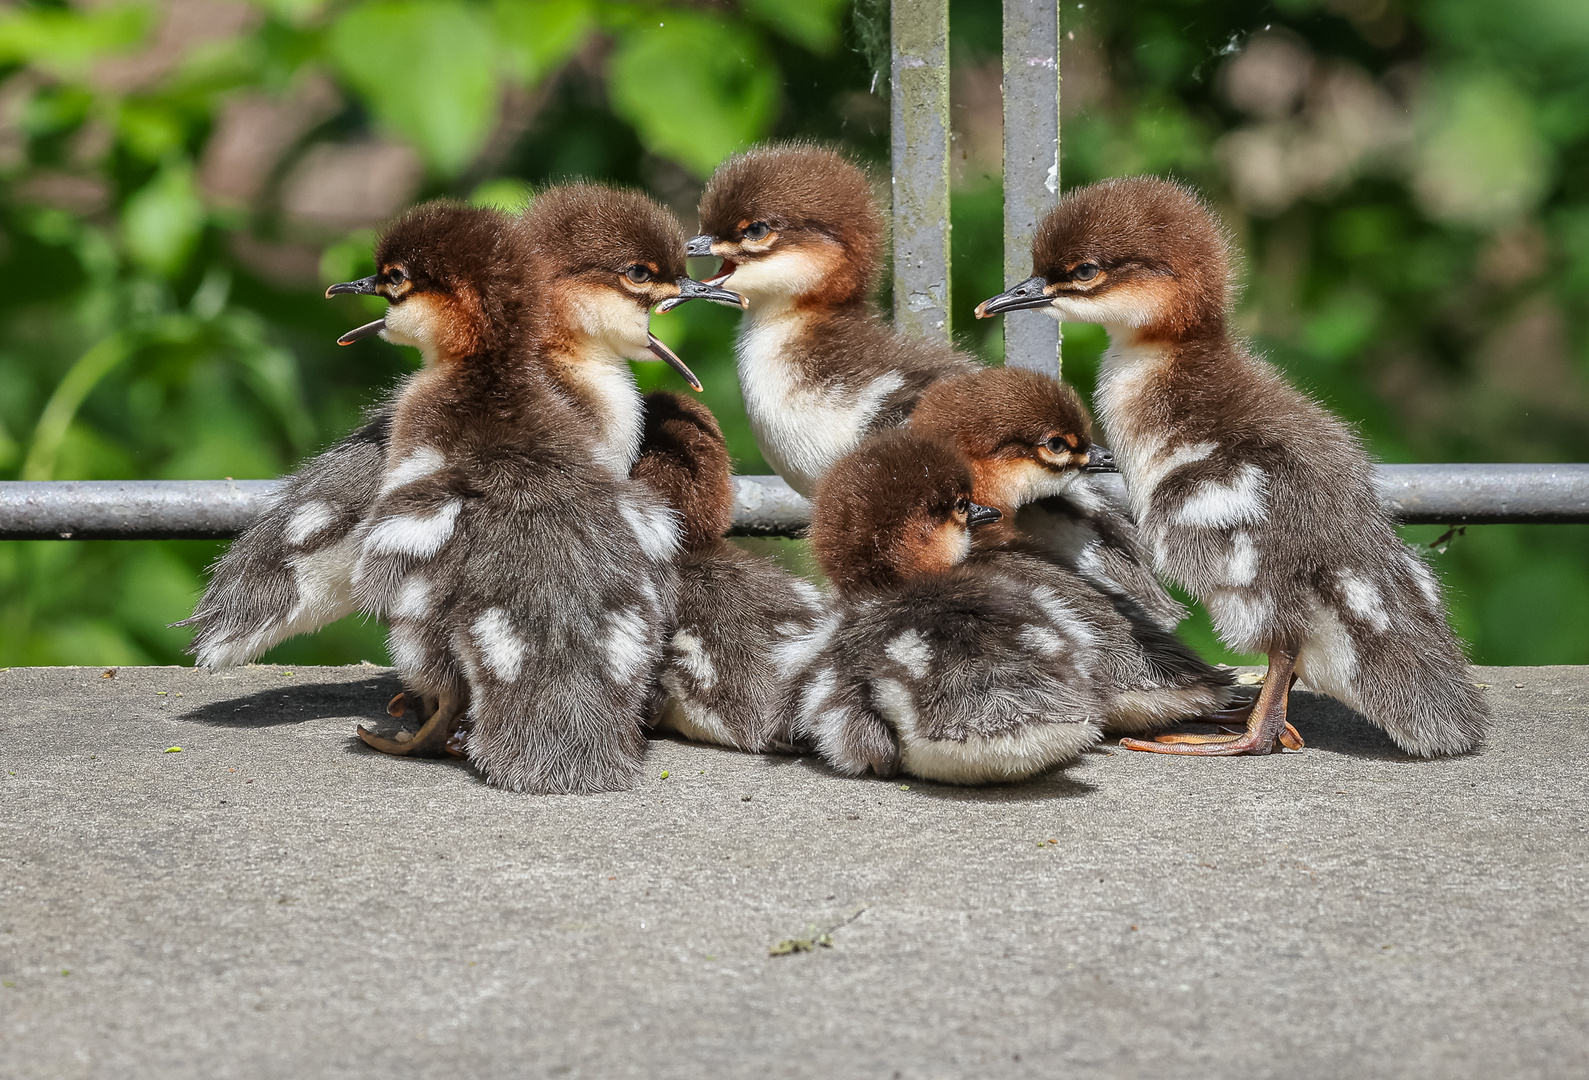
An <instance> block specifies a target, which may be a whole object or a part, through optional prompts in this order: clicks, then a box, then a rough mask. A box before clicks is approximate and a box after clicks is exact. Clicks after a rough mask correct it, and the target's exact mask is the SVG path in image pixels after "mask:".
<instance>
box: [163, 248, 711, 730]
mask: <svg viewBox="0 0 1589 1080" xmlns="http://www.w3.org/2000/svg"><path fill="white" fill-rule="evenodd" d="M620 226H621V222H610V223H608V224H607V226H606V227H607V228H609V229H610V228H615V227H620ZM526 275H527V268H526ZM684 280H685V281H686V282H688V279H684ZM374 282H375V279H374V278H366V279H363V280H362V281H357V282H349V283H345V284H342V285H333V286H331V288H329V289H327V290H326V296H327V297H332V296H337V295H341V294H347V293H354V294H357V293H364V292H368V291H370V290H371V289H373V287H374ZM499 285H500V287H502V288H510V289H511V288H520V289H529V288H531V287H532V286H531V285H530V283H529V278H528V277H527V276H523V277H521V279H520V280H519V281H517V282H513V281H510V280H504V281H503V282H501V283H499ZM681 287H682V289H683V290H684V292H683V293H681V296H680V297H677V298H675V300H676V302H682V300H685V299H692V298H697V297H698V296H704V297H705V298H707V299H713V300H717V301H719V302H726V303H733V304H736V305H738V304H740V303H741V301H740V300H739V299H738V298H737V297H733V294H729V293H725V292H723V291H722V290H709V291H707V292H706V293H701V292H700V286H699V283H696V282H688V284H685V285H682V286H681ZM514 310H515V311H522V312H531V311H533V310H535V308H534V305H530V304H522V305H517V306H516V307H515V308H514ZM591 314H592V313H588V312H587V313H582V314H579V315H577V316H576V319H581V320H585V322H584V323H582V324H581V328H580V334H579V335H578V336H577V340H576V339H570V340H569V341H567V342H563V343H562V345H561V347H558V348H552V349H549V350H548V355H547V365H546V369H545V371H544V382H545V384H546V386H548V387H549V388H552V389H554V390H556V391H557V392H558V393H559V394H560V395H561V396H563V397H564V398H565V399H566V400H567V403H568V404H569V405H571V406H572V407H573V408H574V409H575V410H576V411H577V412H578V413H580V414H581V419H580V421H579V422H580V424H581V425H582V426H583V427H584V428H585V429H586V431H587V432H588V433H589V434H590V436H591V438H592V439H593V440H594V446H593V448H594V454H595V460H596V461H597V463H598V464H600V465H602V466H603V467H604V468H606V469H607V470H608V471H609V472H611V473H612V474H613V475H614V476H616V477H623V476H627V475H628V473H629V469H630V467H631V466H632V465H633V463H634V458H635V453H636V450H637V448H638V446H639V441H640V423H641V419H640V412H641V410H640V391H639V388H638V387H637V386H636V385H635V381H634V378H633V375H632V374H631V373H630V371H629V368H628V360H630V359H656V360H662V361H665V362H667V363H668V364H669V365H670V366H672V367H673V368H674V369H675V370H676V371H678V372H679V374H680V375H681V376H682V377H683V378H684V380H685V381H686V382H687V383H689V384H690V385H691V386H692V387H694V388H695V389H697V390H699V389H700V382H699V380H697V379H696V378H695V375H694V374H693V373H692V372H691V371H690V369H689V368H688V367H687V366H685V364H684V362H683V361H682V360H680V359H679V357H678V356H677V355H675V354H674V353H673V351H672V350H671V349H669V348H668V347H667V345H665V344H664V343H663V342H662V341H660V340H658V339H657V338H656V337H655V336H654V335H651V334H650V333H649V331H647V337H648V341H647V347H646V349H645V350H644V351H643V352H640V351H638V350H635V349H632V348H625V347H621V343H620V345H619V346H618V347H615V344H614V342H612V341H608V340H607V337H608V336H609V334H608V333H607V331H605V330H603V328H601V327H600V326H592V325H586V324H587V323H588V322H589V319H588V316H590V315H591ZM595 314H596V315H598V316H599V313H595ZM503 316H504V311H503V310H498V311H496V312H495V313H494V314H493V317H497V318H501V317H503ZM394 334H396V335H397V336H394ZM375 335H379V336H381V337H383V338H385V339H387V340H389V341H393V342H395V343H399V344H406V343H408V341H407V339H406V338H405V337H403V331H402V329H401V327H399V328H398V329H397V330H395V331H389V330H388V329H387V326H386V321H385V319H384V318H383V319H376V320H375V321H373V322H369V323H366V324H365V325H363V326H360V327H358V328H356V329H354V330H350V331H348V332H347V333H346V334H343V335H342V336H341V337H340V338H338V339H337V344H339V345H351V344H353V343H354V342H356V341H359V340H361V339H364V338H367V337H371V336H375ZM421 353H422V355H424V357H425V362H426V363H427V364H428V363H430V362H431V360H432V354H431V353H429V352H426V350H425V349H424V348H423V347H422V348H421ZM637 353H638V355H637ZM406 381H407V380H405V384H406ZM402 390H403V387H402V386H399V388H398V390H397V391H396V393H395V394H394V395H393V397H394V398H395V397H396V396H398V395H400V394H401V393H402ZM391 426H392V405H391V403H390V402H387V403H386V404H384V405H382V406H381V407H380V408H379V410H378V411H377V412H376V413H374V414H373V415H372V417H371V419H370V421H369V422H368V423H367V424H365V425H364V426H363V427H362V428H360V429H359V430H358V431H356V432H354V433H353V434H351V435H349V436H347V437H346V438H344V439H343V440H342V441H340V442H338V443H337V444H336V445H334V446H332V447H331V448H330V449H329V450H326V451H324V452H323V453H321V454H319V455H317V456H316V457H314V458H312V459H311V460H310V461H309V462H308V463H307V464H305V465H304V466H303V467H302V468H300V469H299V470H298V471H297V472H295V473H294V474H292V475H291V476H289V477H287V478H286V481H285V483H284V484H283V485H282V487H281V489H280V490H279V491H278V492H277V493H276V494H275V495H274V496H273V497H272V499H271V501H270V504H269V506H268V507H267V508H266V509H265V511H264V512H263V513H262V514H261V515H260V516H259V518H257V519H256V520H255V521H254V522H253V523H252V524H251V525H250V526H249V527H248V528H247V529H246V530H245V531H244V532H243V535H241V536H240V537H238V538H237V540H236V541H234V542H233V543H232V545H231V546H230V547H229V548H228V549H227V551H226V553H225V554H224V555H222V556H221V558H220V559H219V560H218V561H217V562H216V563H215V565H214V566H212V567H211V568H210V584H209V586H208V587H207V588H206V590H205V593H204V596H203V597H202V598H201V599H200V601H199V603H198V604H197V605H196V606H195V608H194V612H193V615H192V616H191V617H189V618H188V619H185V620H183V621H182V622H179V623H176V624H174V625H176V626H188V625H196V626H197V627H198V631H197V633H195V635H194V637H193V641H192V642H191V643H190V645H189V646H188V651H189V652H190V653H191V654H193V655H194V657H195V658H196V659H197V662H198V664H199V665H200V666H202V667H207V668H212V669H214V668H225V667H233V666H235V665H238V664H246V663H249V662H251V661H253V660H256V659H258V658H259V657H260V656H262V655H263V654H264V653H266V652H267V651H269V650H270V649H272V648H274V647H275V646H276V645H278V644H280V643H281V642H283V641H285V640H286V639H287V638H290V637H294V636H296V635H298V634H307V633H313V632H314V631H316V630H318V629H320V628H321V627H322V626H325V625H326V624H328V623H331V622H334V621H336V620H337V619H340V618H342V617H344V616H346V615H351V614H352V613H353V612H354V611H355V610H356V606H357V605H356V604H355V603H354V599H353V582H352V579H353V567H354V565H355V563H356V562H357V560H358V548H357V545H356V544H355V543H354V542H353V534H354V529H355V527H356V526H357V525H358V523H359V522H360V521H362V520H363V519H364V517H365V516H366V515H367V514H368V513H369V509H370V506H371V505H372V504H373V503H374V501H375V497H376V493H377V490H378V488H379V486H380V476H381V472H382V470H383V468H384V464H385V460H386V452H387V442H388V440H389V438H390V432H391ZM404 708H405V706H404V702H403V695H399V696H398V697H397V698H394V699H393V702H392V712H393V715H402V714H403V712H404Z"/></svg>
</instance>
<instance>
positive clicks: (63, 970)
mask: <svg viewBox="0 0 1589 1080" xmlns="http://www.w3.org/2000/svg"><path fill="white" fill-rule="evenodd" d="M61 974H62V975H63V976H65V975H70V974H71V972H70V971H68V970H66V969H65V968H62V969H61Z"/></svg>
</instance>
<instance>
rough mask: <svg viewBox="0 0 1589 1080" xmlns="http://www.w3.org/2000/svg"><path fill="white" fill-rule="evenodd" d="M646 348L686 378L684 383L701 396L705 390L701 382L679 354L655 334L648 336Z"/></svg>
mask: <svg viewBox="0 0 1589 1080" xmlns="http://www.w3.org/2000/svg"><path fill="white" fill-rule="evenodd" d="M646 348H648V349H650V350H651V355H652V356H655V357H656V358H657V359H658V360H663V361H666V362H667V365H668V366H669V367H671V368H672V369H673V370H674V371H677V372H678V373H679V374H680V375H682V376H684V381H685V382H687V383H689V384H690V389H691V390H694V391H695V392H696V393H697V394H699V393H700V392H701V391H702V390H703V389H705V388H704V387H703V386H701V380H700V379H697V378H696V377H695V372H693V371H691V370H690V369H689V368H688V367H687V366H686V365H685V363H684V361H683V360H680V359H679V354H678V353H676V352H674V351H673V350H672V349H670V348H668V347H667V346H666V345H664V344H662V342H661V340H659V339H658V338H657V336H656V335H655V334H647V335H646Z"/></svg>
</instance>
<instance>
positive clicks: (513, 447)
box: [332, 185, 728, 792]
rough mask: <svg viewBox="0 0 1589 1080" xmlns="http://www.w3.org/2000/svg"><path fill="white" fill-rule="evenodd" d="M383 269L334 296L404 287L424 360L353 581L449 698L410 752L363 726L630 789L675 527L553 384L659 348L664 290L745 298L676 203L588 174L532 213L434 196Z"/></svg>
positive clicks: (571, 785)
mask: <svg viewBox="0 0 1589 1080" xmlns="http://www.w3.org/2000/svg"><path fill="white" fill-rule="evenodd" d="M376 265H377V266H378V267H380V270H379V272H378V273H376V274H375V275H373V276H372V277H370V278H366V279H363V280H362V281H359V282H350V283H348V284H346V285H343V286H333V289H332V291H333V292H359V293H369V294H373V295H378V296H382V297H384V298H385V299H386V300H387V301H388V303H389V304H390V307H389V308H388V310H387V313H386V317H385V319H384V320H383V323H384V327H383V329H384V332H385V334H386V336H387V337H388V339H389V340H393V341H396V342H398V343H400V344H409V345H414V346H416V347H418V348H419V349H421V351H422V352H423V353H424V354H425V357H426V366H425V368H424V369H423V370H422V371H420V372H419V373H418V374H417V375H415V376H414V377H413V378H412V379H411V380H410V381H409V382H408V383H407V385H406V386H405V387H404V388H403V391H402V393H401V394H400V395H399V397H398V398H397V400H396V402H395V404H394V409H393V418H392V428H391V434H390V442H389V446H388V452H387V461H386V466H385V470H384V472H383V473H382V476H381V481H380V488H379V492H378V494H377V497H376V500H375V502H374V504H373V505H372V506H371V508H370V511H369V513H368V514H367V516H366V517H365V518H364V519H363V521H361V522H360V524H359V527H358V529H357V530H356V532H355V541H356V542H357V544H358V548H359V556H358V562H357V564H356V566H355V568H354V571H353V576H352V582H353V589H354V596H355V599H356V601H357V602H358V604H359V607H360V609H361V610H363V611H365V612H366V613H369V614H374V615H379V616H382V617H384V618H386V619H387V620H388V621H389V623H390V625H391V631H390V636H389V645H390V650H391V653H392V658H393V661H394V663H395V664H396V666H397V667H398V668H399V669H400V670H401V671H402V673H403V677H404V681H405V683H406V684H407V685H408V686H409V687H410V688H411V690H413V691H416V692H417V693H418V694H419V696H420V697H421V698H422V700H424V702H425V703H426V704H427V705H433V707H432V709H431V712H430V716H429V718H428V719H426V721H425V724H424V726H423V727H422V728H421V730H420V732H419V734H418V735H417V736H416V737H415V738H414V739H413V740H411V741H410V742H408V743H395V742H392V741H390V740H385V739H380V738H378V737H376V736H374V735H371V734H370V733H369V732H366V731H364V730H363V729H360V732H359V734H360V736H361V737H362V738H363V739H364V740H365V741H366V742H368V743H370V744H371V745H373V746H375V747H376V748H378V749H382V750H386V751H388V752H392V753H416V752H417V753H434V752H437V751H438V750H439V749H441V748H442V747H443V746H444V745H446V744H447V743H448V742H449V741H450V742H451V744H452V746H453V748H454V749H455V750H456V749H459V746H458V744H459V742H461V743H462V746H461V750H462V752H464V753H466V754H467V756H468V758H469V760H470V762H471V763H472V764H473V765H474V766H475V767H476V768H477V769H479V771H480V772H481V773H482V774H483V775H484V776H485V778H486V779H487V780H488V781H489V782H491V783H493V784H495V785H497V786H500V787H504V788H508V789H510V790H514V791H535V792H589V791H608V790H621V789H623V788H626V787H628V786H630V785H631V784H632V783H633V782H634V779H635V776H636V773H637V770H638V768H639V766H640V762H641V759H642V757H643V754H644V750H645V739H644V736H643V734H642V732H641V722H642V720H643V711H644V706H645V702H646V698H647V696H648V692H649V686H650V683H651V681H652V679H653V678H654V674H655V665H656V662H657V659H658V656H659V654H660V647H661V637H662V631H663V628H664V627H665V625H666V623H667V621H668V619H669V618H670V614H671V613H670V612H669V611H668V605H667V602H666V599H667V598H668V597H670V596H671V594H672V589H673V583H672V575H673V571H672V566H671V560H672V557H673V555H674V553H675V550H676V547H677V542H678V541H677V527H676V525H675V524H674V522H673V518H672V514H671V513H670V512H669V511H668V510H667V508H666V507H664V506H662V505H661V504H660V503H659V502H658V501H657V500H656V499H655V497H654V496H653V495H652V494H651V492H650V491H649V489H647V488H646V487H644V486H643V485H641V484H638V483H636V482H634V481H631V480H629V479H628V478H627V477H616V476H614V475H613V474H612V470H611V469H610V468H609V467H607V466H606V465H604V464H603V463H602V462H601V460H600V459H601V446H600V441H599V439H597V438H595V437H593V435H592V432H591V430H590V429H589V426H588V425H587V423H586V418H585V416H584V415H582V414H581V412H580V411H579V410H577V409H576V408H574V407H573V406H572V405H571V404H570V403H569V402H568V400H567V399H566V398H565V397H564V396H563V395H562V394H560V393H558V392H556V391H555V390H554V389H552V388H551V387H550V386H549V385H548V382H549V380H551V379H552V378H553V377H554V373H555V372H556V369H557V367H558V365H559V364H561V363H565V362H567V363H579V362H583V363H591V364H604V365H608V366H613V365H611V364H610V363H609V361H610V357H609V355H608V354H609V353H612V352H620V351H621V352H622V353H624V354H626V355H639V354H641V353H643V352H646V351H647V350H648V349H649V348H650V345H651V338H650V334H649V329H648V319H649V311H650V308H651V307H652V306H653V305H655V304H656V303H658V302H660V301H661V300H663V299H667V298H670V297H677V296H680V295H707V296H712V297H714V298H716V297H726V296H727V295H728V294H724V293H722V292H721V290H711V289H708V288H706V287H705V286H701V285H699V283H693V282H691V283H689V284H688V285H686V284H685V282H686V281H687V280H688V279H687V278H686V277H685V274H684V253H683V235H682V233H681V232H680V230H679V228H678V224H677V222H676V221H674V220H673V219H672V217H671V215H669V214H668V213H667V212H666V211H665V210H663V209H662V208H660V207H659V206H657V205H656V204H655V203H652V202H651V201H650V200H647V199H645V198H644V197H642V196H639V195H635V194H631V193H624V192H617V191H612V190H610V189H605V188H600V187H595V186H590V185H573V186H569V187H564V188H554V189H551V190H549V191H547V192H545V193H543V194H542V195H541V196H540V197H539V198H538V199H537V200H536V202H535V204H534V205H533V206H532V208H531V210H530V212H529V214H528V215H527V217H526V218H525V219H524V220H523V221H522V222H521V221H519V220H516V219H513V218H510V217H508V216H506V215H503V214H500V213H497V212H495V211H491V210H481V209H472V208H469V207H464V206H457V205H452V204H445V203H438V204H430V205H427V206H422V207H420V208H418V209H416V210H413V211H410V212H409V213H408V214H406V215H405V216H404V217H402V218H401V219H399V220H398V221H397V222H396V223H395V224H394V225H393V226H392V227H391V228H389V229H388V230H387V231H386V233H385V234H384V235H383V236H382V237H381V239H380V241H379V243H378V244H377V248H376ZM635 443H636V444H638V438H637V439H636V440H635ZM466 717H467V721H466ZM463 734H466V735H467V737H466V738H461V736H462V735H463Z"/></svg>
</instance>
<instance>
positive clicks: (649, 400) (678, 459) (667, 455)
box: [629, 391, 734, 551]
mask: <svg viewBox="0 0 1589 1080" xmlns="http://www.w3.org/2000/svg"><path fill="white" fill-rule="evenodd" d="M629 475H630V476H632V477H634V478H635V479H636V480H643V481H645V482H646V483H647V484H649V485H650V486H651V488H652V490H654V491H655V492H656V493H657V494H658V495H659V496H660V497H661V498H662V500H663V501H664V502H666V503H667V504H668V506H669V507H670V508H671V509H672V510H673V512H674V513H675V514H677V515H678V517H679V532H680V542H681V543H682V544H683V546H684V550H686V551H698V550H700V549H701V548H704V547H708V546H710V545H711V544H713V543H714V542H716V541H717V540H718V539H720V538H721V537H722V535H723V534H724V533H726V532H727V531H728V527H729V526H730V525H731V524H733V521H734V487H733V481H732V480H730V479H729V457H728V441H727V440H726V439H724V438H723V429H722V428H721V427H719V426H718V424H717V418H716V417H715V416H713V415H712V412H711V410H710V409H708V408H707V407H706V406H705V405H702V404H701V403H700V402H698V401H695V400H693V399H690V398H685V397H680V396H679V395H678V394H670V393H667V392H665V391H658V392H656V393H652V394H647V395H646V399H645V428H644V432H643V434H642V435H641V438H640V456H639V457H638V458H637V459H636V460H635V463H634V468H633V469H632V470H631V471H630V473H629Z"/></svg>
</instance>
